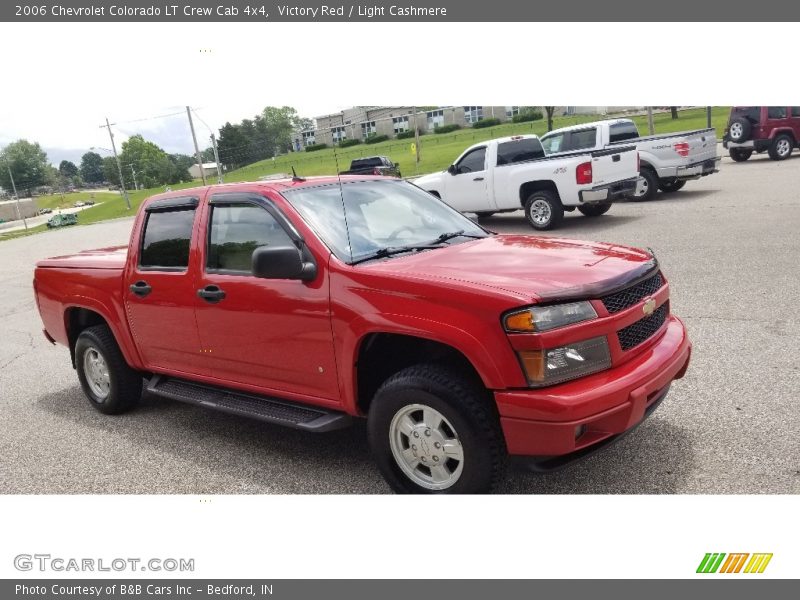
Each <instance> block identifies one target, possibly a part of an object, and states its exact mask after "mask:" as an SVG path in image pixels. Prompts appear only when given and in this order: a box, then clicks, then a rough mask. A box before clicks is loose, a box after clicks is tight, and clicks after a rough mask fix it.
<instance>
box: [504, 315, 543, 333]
mask: <svg viewBox="0 0 800 600" xmlns="http://www.w3.org/2000/svg"><path fill="white" fill-rule="evenodd" d="M505 325H506V331H536V325H534V324H533V315H532V314H531V311H529V310H523V311H520V312H518V313H513V314H510V315H508V316H507V317H506V323H505Z"/></svg>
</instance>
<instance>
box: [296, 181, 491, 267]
mask: <svg viewBox="0 0 800 600" xmlns="http://www.w3.org/2000/svg"><path fill="white" fill-rule="evenodd" d="M283 195H284V197H285V198H286V199H287V200H288V201H289V203H290V204H291V205H292V206H293V207H294V208H295V209H296V210H297V212H299V213H300V215H301V216H302V217H303V219H305V221H306V222H307V223H308V224H309V226H310V227H311V228H312V229H313V230H314V231H315V232H316V233H317V235H319V237H320V238H322V240H323V241H324V242H325V243H326V244H327V245H328V247H329V248H330V249H331V251H332V252H333V253H334V254H335V255H336V256H337V258H339V259H341V260H343V261H345V262H347V263H354V262H358V261H361V260H364V259H367V258H369V257H371V256H375V255H376V254H380V253H381V252H382V251H383V252H385V251H387V250H392V251H393V252H392V253H393V254H394V253H397V252H396V251H397V250H398V249H400V248H402V247H406V246H418V245H426V246H425V248H413V250H419V249H428V248H430V247H431V246H432V245H435V244H438V243H442V244H443V243H444V242H446V243H448V244H453V243H461V242H465V241H468V240H469V239H470V238H471V237H486V236H487V235H488V233H487V232H486V230H484V229H483V228H482V227H479V226H478V225H476V224H475V223H473V222H472V221H470V220H469V219H468V218H467V217H465V216H463V215H462V214H461V213H459V212H457V211H455V210H453V209H452V208H450V207H449V206H447V205H446V204H445V203H444V202H442V201H441V200H439V199H438V198H436V197H435V196H432V195H431V194H429V193H427V192H425V191H423V190H421V189H419V188H418V187H416V186H414V185H411V184H410V183H407V182H404V181H397V180H391V179H387V180H371V181H350V182H343V183H342V184H341V185H339V184H337V183H333V184H328V185H323V186H319V187H309V188H299V189H295V190H291V191H286V192H283ZM342 198H344V204H343V203H342ZM343 206H344V208H343ZM345 209H346V212H345ZM345 217H346V218H345ZM443 236H444V237H443ZM440 238H441V239H440ZM445 238H446V239H445ZM380 257H381V256H380V255H379V256H375V258H380Z"/></svg>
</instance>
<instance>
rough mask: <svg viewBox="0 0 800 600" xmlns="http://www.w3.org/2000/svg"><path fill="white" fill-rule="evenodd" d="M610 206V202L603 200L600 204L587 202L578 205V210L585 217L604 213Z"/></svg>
mask: <svg viewBox="0 0 800 600" xmlns="http://www.w3.org/2000/svg"><path fill="white" fill-rule="evenodd" d="M610 208H611V203H610V202H603V203H601V204H587V205H585V206H579V207H578V210H579V211H581V213H582V214H583V216H585V217H599V216H600V215H604V214H606V213H607V212H608V210H609V209H610Z"/></svg>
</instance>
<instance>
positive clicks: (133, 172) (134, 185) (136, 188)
mask: <svg viewBox="0 0 800 600" xmlns="http://www.w3.org/2000/svg"><path fill="white" fill-rule="evenodd" d="M130 167H131V173H132V174H133V189H135V190H138V189H139V184H138V183H137V182H136V169H134V168H133V165H130Z"/></svg>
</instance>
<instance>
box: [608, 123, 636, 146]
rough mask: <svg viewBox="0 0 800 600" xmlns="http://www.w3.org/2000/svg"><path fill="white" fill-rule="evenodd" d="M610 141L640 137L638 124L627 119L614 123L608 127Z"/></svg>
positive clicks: (622, 140)
mask: <svg viewBox="0 0 800 600" xmlns="http://www.w3.org/2000/svg"><path fill="white" fill-rule="evenodd" d="M608 136H609V141H611V142H612V143H613V142H624V141H625V140H633V139H636V138H638V137H639V132H638V131H637V130H636V124H634V123H633V122H628V121H625V122H623V123H613V124H612V125H611V126H610V127H609V128H608Z"/></svg>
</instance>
